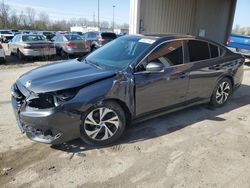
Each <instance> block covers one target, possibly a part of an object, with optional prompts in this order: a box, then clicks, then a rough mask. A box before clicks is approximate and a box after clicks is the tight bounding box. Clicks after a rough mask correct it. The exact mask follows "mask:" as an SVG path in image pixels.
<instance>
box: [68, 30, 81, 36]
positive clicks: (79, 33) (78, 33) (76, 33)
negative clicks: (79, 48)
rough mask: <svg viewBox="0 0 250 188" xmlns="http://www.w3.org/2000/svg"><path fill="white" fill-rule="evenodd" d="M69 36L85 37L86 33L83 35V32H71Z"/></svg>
mask: <svg viewBox="0 0 250 188" xmlns="http://www.w3.org/2000/svg"><path fill="white" fill-rule="evenodd" d="M69 34H73V35H80V36H83V34H84V33H83V32H80V31H72V32H70V33H69Z"/></svg>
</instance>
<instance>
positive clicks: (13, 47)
mask: <svg viewBox="0 0 250 188" xmlns="http://www.w3.org/2000/svg"><path fill="white" fill-rule="evenodd" d="M21 37H22V35H17V36H16V37H15V39H14V40H13V41H12V43H11V52H13V53H15V54H16V53H17V49H18V44H19V43H20V40H21Z"/></svg>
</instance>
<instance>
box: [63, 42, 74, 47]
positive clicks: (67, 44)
mask: <svg viewBox="0 0 250 188" xmlns="http://www.w3.org/2000/svg"><path fill="white" fill-rule="evenodd" d="M65 45H66V46H68V47H72V46H74V45H75V43H73V42H67V43H66V44H65Z"/></svg>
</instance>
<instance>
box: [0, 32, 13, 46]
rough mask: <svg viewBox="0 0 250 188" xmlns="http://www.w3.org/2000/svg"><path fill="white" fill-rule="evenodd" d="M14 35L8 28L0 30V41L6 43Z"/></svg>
mask: <svg viewBox="0 0 250 188" xmlns="http://www.w3.org/2000/svg"><path fill="white" fill-rule="evenodd" d="M13 37H14V35H13V34H12V32H11V31H8V30H0V42H3V43H7V42H9V41H10V40H11V39H12V38H13Z"/></svg>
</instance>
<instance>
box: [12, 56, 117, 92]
mask: <svg viewBox="0 0 250 188" xmlns="http://www.w3.org/2000/svg"><path fill="white" fill-rule="evenodd" d="M115 74H116V73H115V71H113V70H105V69H99V68H97V67H95V66H93V65H90V64H87V63H84V62H79V61H77V60H76V59H75V60H69V61H63V62H59V63H55V64H51V65H45V66H42V67H39V68H36V69H33V70H31V71H29V72H27V73H25V74H24V75H22V76H21V77H20V78H19V79H18V81H17V84H18V85H19V84H22V85H23V86H25V87H26V88H27V89H28V90H29V91H32V92H35V93H46V92H51V91H59V90H64V89H69V88H75V87H80V86H84V85H85V84H89V83H93V82H97V81H100V80H103V79H107V78H110V77H113V76H115Z"/></svg>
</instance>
